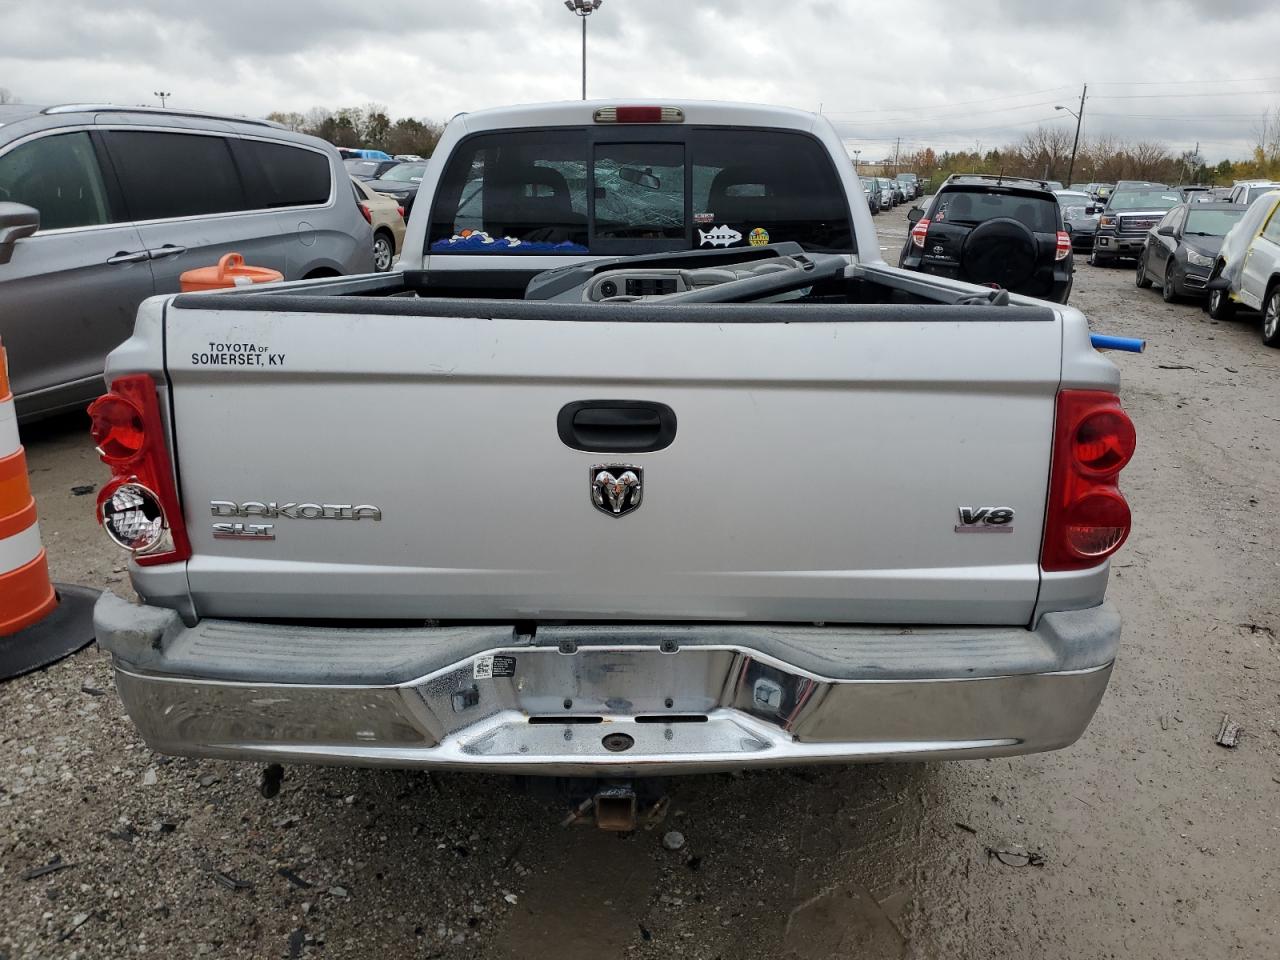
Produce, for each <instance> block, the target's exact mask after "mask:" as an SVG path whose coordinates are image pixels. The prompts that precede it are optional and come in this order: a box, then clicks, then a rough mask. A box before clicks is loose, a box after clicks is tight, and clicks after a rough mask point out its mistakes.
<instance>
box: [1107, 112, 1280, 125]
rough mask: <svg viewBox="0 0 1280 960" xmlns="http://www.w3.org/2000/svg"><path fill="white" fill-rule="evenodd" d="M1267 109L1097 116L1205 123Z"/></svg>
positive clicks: (1256, 116) (1257, 114) (1255, 114)
mask: <svg viewBox="0 0 1280 960" xmlns="http://www.w3.org/2000/svg"><path fill="white" fill-rule="evenodd" d="M1266 113H1267V111H1265V110H1262V111H1258V110H1255V111H1253V112H1252V113H1201V114H1194V115H1188V116H1183V117H1175V116H1173V115H1172V114H1168V113H1099V112H1096V111H1095V112H1094V114H1093V115H1094V116H1095V117H1122V118H1125V119H1129V120H1176V121H1178V122H1180V123H1204V122H1205V121H1209V120H1226V119H1231V118H1240V117H1250V118H1252V119H1255V120H1256V119H1260V118H1261V117H1262V116H1264V115H1265V114H1266Z"/></svg>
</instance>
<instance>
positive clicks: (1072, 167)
mask: <svg viewBox="0 0 1280 960" xmlns="http://www.w3.org/2000/svg"><path fill="white" fill-rule="evenodd" d="M1088 93H1089V85H1088V84H1087V83H1086V84H1085V85H1084V89H1083V90H1081V91H1080V112H1079V113H1075V112H1074V111H1072V110H1067V108H1066V107H1054V108H1053V109H1055V110H1067V113H1070V114H1071V115H1072V116H1074V117H1075V118H1076V139H1075V142H1074V143H1072V144H1071V162H1070V163H1069V164H1068V165H1067V186H1071V179H1072V177H1074V176H1075V172H1076V150H1078V149H1079V148H1080V125H1081V124H1082V123H1084V100H1085V97H1086V96H1087V95H1088Z"/></svg>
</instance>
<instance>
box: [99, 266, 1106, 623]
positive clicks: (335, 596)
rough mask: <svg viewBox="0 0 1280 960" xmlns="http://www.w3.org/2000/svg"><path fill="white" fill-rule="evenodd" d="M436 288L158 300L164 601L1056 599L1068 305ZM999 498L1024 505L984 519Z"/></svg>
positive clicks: (1017, 609)
mask: <svg viewBox="0 0 1280 960" xmlns="http://www.w3.org/2000/svg"><path fill="white" fill-rule="evenodd" d="M886 272H887V273H891V272H894V271H886ZM424 280H425V277H424V276H421V275H414V274H412V273H406V274H402V275H395V276H384V277H363V278H354V279H340V280H329V281H319V282H313V283H310V284H307V283H302V284H288V285H284V286H281V287H278V288H276V289H274V290H269V289H266V288H264V289H261V290H254V291H247V292H232V293H227V294H218V295H185V296H179V297H177V298H176V299H174V300H172V301H171V302H167V303H164V304H163V306H162V307H161V308H160V309H159V310H156V311H154V315H153V316H152V317H151V318H150V319H148V317H147V311H144V315H143V318H142V319H140V322H139V326H138V332H137V334H136V336H135V341H136V342H131V345H130V346H129V347H127V348H126V349H124V350H122V351H121V353H120V354H119V355H118V356H117V357H116V358H114V360H113V363H114V366H113V369H112V371H111V373H112V374H113V375H117V374H119V373H122V372H125V367H127V366H129V358H130V357H131V356H140V355H143V354H147V355H150V356H152V357H154V358H155V361H156V362H155V363H153V366H157V367H159V366H162V368H163V375H164V376H165V377H167V380H168V385H169V405H170V406H169V414H170V416H171V418H172V421H171V424H170V427H171V430H172V434H173V442H174V444H175V454H176V457H175V459H176V470H177V473H178V480H179V490H180V494H181V498H182V503H183V511H184V519H185V521H186V524H187V529H188V533H189V536H190V539H191V544H192V549H193V556H192V557H191V559H190V560H189V561H188V562H187V563H186V564H185V571H184V572H185V577H184V578H183V581H182V584H181V585H180V586H175V582H176V581H170V582H165V583H161V582H160V581H162V580H163V578H164V573H163V570H157V569H155V568H149V569H147V570H143V571H141V572H140V578H141V580H142V581H143V585H144V589H145V588H146V583H147V581H148V580H151V581H153V586H154V590H153V592H154V593H156V594H160V595H163V594H166V593H169V592H170V591H176V592H179V593H181V592H183V591H184V590H185V591H189V594H188V595H187V596H186V597H184V598H183V603H184V604H189V605H190V606H189V609H190V611H191V612H192V613H193V614H195V615H199V616H217V617H242V618H285V619H289V618H293V619H296V618H313V619H314V618H320V619H367V618H381V619H397V620H423V619H427V620H441V621H500V620H520V621H537V622H545V621H556V622H563V621H619V620H622V621H635V620H643V621H708V620H711V621H751V622H838V623H919V624H929V623H947V624H1026V623H1029V622H1030V621H1032V619H1033V618H1034V615H1035V611H1036V605H1037V599H1038V597H1039V594H1040V588H1041V581H1042V574H1041V571H1040V568H1039V562H1038V558H1039V547H1040V537H1041V528H1042V526H1043V514H1044V503H1045V488H1046V482H1047V477H1048V471H1049V460H1050V445H1051V437H1052V434H1053V418H1054V398H1055V395H1056V392H1057V390H1058V388H1059V384H1060V383H1061V382H1062V379H1063V374H1062V357H1063V350H1062V340H1063V329H1064V328H1063V318H1062V315H1061V314H1060V313H1059V312H1057V311H1055V310H1053V309H1050V308H1048V307H1044V306H1017V305H1008V306H1000V307H996V306H979V305H972V304H970V305H965V306H958V305H956V306H952V305H944V304H937V303H932V304H925V303H909V302H908V303H903V302H897V303H894V302H881V303H848V302H845V303H839V302H830V298H828V302H808V303H789V304H697V305H692V304H691V305H679V306H677V305H665V306H664V305H657V304H652V305H651V304H646V303H629V304H592V303H568V304H565V303H540V302H526V301H515V300H479V299H461V298H441V297H432V296H424V295H423V293H425V292H430V290H429V284H424V283H423V281H424ZM908 295H909V294H908ZM856 296H857V297H858V298H866V296H867V288H866V285H865V284H864V285H862V286H861V287H860V288H859V289H858V291H857V293H856ZM895 296H898V297H900V298H901V296H902V291H893V290H891V289H890V288H888V287H886V288H885V291H884V297H883V299H885V300H891V299H893V298H894V297H895ZM1076 316H1078V315H1076ZM1074 328H1079V329H1076V333H1075V336H1076V337H1077V338H1080V337H1087V332H1084V331H1083V318H1079V320H1078V322H1075V323H1073V329H1074ZM161 340H162V341H163V344H164V346H163V363H162V364H160V363H159V360H160V358H159V357H158V356H157V355H156V354H157V347H158V345H159V343H160V342H161ZM1094 356H1096V355H1094ZM1104 363H1105V362H1104ZM130 369H131V370H135V371H137V370H138V367H137V366H132V367H130ZM1107 369H1110V367H1109V365H1107ZM602 400H608V401H617V400H622V401H628V402H632V403H638V404H653V405H663V406H665V407H667V408H669V409H670V410H671V411H673V412H674V416H675V418H676V420H677V423H678V427H677V428H676V433H675V436H674V441H673V442H671V443H670V445H669V446H666V447H665V448H664V449H660V450H655V451H651V452H643V453H634V454H632V453H627V452H625V451H620V450H613V449H608V448H602V449H574V448H572V447H570V446H568V445H566V443H565V442H564V441H563V440H562V438H561V437H560V436H558V435H557V418H558V417H559V416H560V415H561V412H562V411H563V410H564V409H565V408H566V407H568V406H569V405H572V404H575V403H580V402H583V401H592V402H594V401H602ZM614 465H621V466H622V467H624V468H626V467H636V468H639V469H638V470H637V471H636V472H638V473H641V474H642V475H643V490H644V495H643V502H642V504H641V505H640V507H639V508H638V509H636V510H635V511H634V514H628V515H625V516H608V515H602V511H600V510H598V509H594V508H593V504H592V496H593V494H592V490H591V482H592V476H593V475H594V474H595V473H597V472H598V469H599V468H601V467H612V466H614ZM615 472H617V471H615ZM289 504H294V505H298V504H302V505H307V504H313V505H318V506H317V511H318V512H317V511H304V512H316V516H314V517H308V516H304V515H299V514H298V513H297V508H296V506H295V507H294V508H293V509H290V508H288V506H287V505H289ZM281 505H286V509H284V510H283V512H281V511H280V506H281ZM333 505H337V506H340V507H343V506H345V507H348V508H349V507H352V506H361V505H364V506H369V507H373V508H376V511H377V514H378V517H379V518H380V519H377V520H373V519H369V517H370V516H371V515H372V511H366V513H365V515H364V516H362V517H351V516H350V511H349V510H348V511H346V512H343V511H341V510H340V511H336V514H337V515H334V514H335V511H332V510H326V509H323V508H324V507H326V506H333ZM983 508H987V509H988V510H990V509H997V508H1008V509H1011V510H1014V511H1015V513H1016V518H1015V519H1014V521H1013V522H1012V523H1010V524H1008V526H1007V527H1003V528H998V529H991V528H988V529H986V530H984V531H983V532H984V533H987V534H988V535H975V534H973V533H969V532H967V531H965V530H964V528H963V526H962V523H961V521H960V519H958V518H959V517H960V515H961V512H962V511H964V510H969V511H970V513H971V515H972V514H973V513H974V512H975V511H980V510H982V509H983ZM228 523H231V524H242V525H243V524H249V525H255V524H256V525H259V526H266V527H269V528H270V530H269V532H270V536H269V537H261V538H244V539H236V538H227V537H225V536H223V535H222V533H225V532H226V530H227V527H226V526H225V524H228ZM220 524H222V525H223V526H220ZM219 531H222V533H220V532H219ZM1102 582H1103V583H1105V580H1103V581H1102ZM1097 586H1098V583H1097V579H1096V578H1094V580H1093V581H1091V586H1090V587H1089V589H1088V590H1087V591H1084V592H1083V595H1081V596H1079V597H1077V598H1076V599H1075V601H1074V602H1072V603H1070V604H1069V605H1071V606H1088V605H1091V604H1093V603H1096V602H1099V601H1100V599H1101V594H1100V592H1097V593H1096V595H1092V596H1091V595H1089V594H1091V593H1094V592H1095V590H1096V588H1097Z"/></svg>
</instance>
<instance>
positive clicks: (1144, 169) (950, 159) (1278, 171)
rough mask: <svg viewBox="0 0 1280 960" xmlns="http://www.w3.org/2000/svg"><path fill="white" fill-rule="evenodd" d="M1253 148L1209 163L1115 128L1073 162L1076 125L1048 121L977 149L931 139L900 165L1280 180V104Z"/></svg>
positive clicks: (921, 169)
mask: <svg viewBox="0 0 1280 960" xmlns="http://www.w3.org/2000/svg"><path fill="white" fill-rule="evenodd" d="M1253 134H1254V140H1255V141H1256V142H1255V143H1254V146H1253V148H1252V150H1251V151H1250V155H1249V156H1247V157H1245V158H1242V159H1239V160H1223V161H1222V162H1220V163H1217V164H1215V165H1213V166H1209V165H1207V164H1205V162H1204V160H1203V158H1202V157H1201V156H1200V155H1199V153H1198V152H1197V151H1195V150H1186V151H1183V152H1181V153H1174V152H1173V151H1172V150H1171V149H1170V147H1169V145H1168V144H1166V143H1163V142H1161V141H1159V140H1126V139H1124V138H1121V137H1116V136H1114V135H1111V134H1103V135H1101V136H1096V137H1089V138H1083V139H1081V141H1080V145H1079V147H1078V149H1077V150H1076V157H1075V165H1074V167H1072V165H1071V146H1072V141H1073V140H1074V136H1075V132H1074V130H1068V129H1066V128H1064V127H1051V126H1040V127H1037V128H1036V129H1035V130H1032V131H1030V132H1029V133H1027V134H1024V135H1023V137H1022V139H1021V140H1018V141H1017V142H1015V143H1011V144H1006V145H1004V146H1002V147H989V148H986V147H983V146H982V145H981V144H975V145H974V148H973V149H972V150H944V151H941V152H939V151H935V150H933V149H932V148H930V147H926V148H924V149H923V150H918V151H916V152H915V153H912V154H909V155H906V156H903V157H900V158H899V162H898V169H899V171H902V172H908V171H909V172H912V173H915V174H916V175H917V176H918V177H920V178H921V179H930V180H932V181H933V182H934V183H935V184H936V183H941V182H942V180H944V179H945V178H946V177H948V176H950V175H951V174H953V173H992V174H999V173H1003V174H1005V175H1006V176H1011V177H1034V178H1043V179H1046V180H1059V181H1061V182H1063V183H1067V181H1068V178H1070V180H1071V181H1072V182H1075V183H1090V182H1094V183H1115V182H1116V181H1118V180H1154V181H1158V182H1161V183H1204V184H1231V183H1233V182H1234V181H1236V180H1249V179H1261V178H1271V179H1275V180H1280V107H1277V108H1276V109H1274V110H1273V111H1271V112H1270V113H1268V114H1266V115H1265V116H1264V117H1263V119H1262V120H1261V122H1260V123H1259V125H1258V126H1257V127H1256V128H1255V129H1254V131H1253Z"/></svg>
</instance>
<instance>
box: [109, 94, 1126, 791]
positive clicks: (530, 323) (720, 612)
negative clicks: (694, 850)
mask: <svg viewBox="0 0 1280 960" xmlns="http://www.w3.org/2000/svg"><path fill="white" fill-rule="evenodd" d="M879 250H880V247H879V244H878V243H877V239H876V235H875V232H874V228H873V227H872V223H871V219H870V215H869V213H868V210H867V206H866V202H865V199H864V197H863V192H862V190H861V188H860V186H859V184H858V181H857V178H856V176H855V174H854V171H853V168H852V165H851V164H850V162H849V160H848V158H847V156H846V154H845V152H844V147H843V145H842V143H841V141H840V139H839V137H838V136H837V134H836V132H835V131H834V130H833V129H832V127H831V126H830V125H829V124H828V123H827V122H826V121H825V120H824V119H822V118H820V117H817V116H814V115H811V114H804V113H799V112H796V111H791V110H782V109H774V108H765V107H749V106H735V105H726V104H699V103H678V104H664V105H662V106H660V107H658V106H654V107H648V106H632V105H627V104H603V105H602V104H599V103H585V104H579V103H572V104H557V105H551V106H546V107H522V108H517V109H513V110H495V111H490V112H486V113H478V114H471V115H466V116H462V117H459V118H457V119H455V120H454V121H453V123H452V124H450V126H449V128H448V130H447V132H446V134H445V137H444V139H443V140H442V141H441V144H440V147H439V150H438V151H437V153H436V156H435V157H434V158H433V159H432V161H431V165H430V167H429V170H428V175H427V177H426V178H425V179H424V181H423V184H422V199H420V200H419V202H418V204H417V205H416V206H415V208H414V212H413V216H412V219H411V222H410V225H409V238H408V240H407V242H406V253H405V255H404V258H403V260H402V262H401V264H400V270H399V272H396V273H392V274H387V275H374V276H367V277H356V278H335V279H332V280H318V281H304V282H298V283H289V284H282V285H273V286H267V287H261V288H254V289H244V288H241V289H238V290H234V291H226V292H219V293H212V294H186V295H179V296H176V297H157V298H152V299H151V300H149V301H147V302H146V303H145V304H144V306H143V308H142V309H141V311H140V313H139V315H138V319H137V326H136V330H135V332H134V335H133V337H132V339H130V340H129V341H127V342H126V343H125V344H124V345H123V346H121V347H120V348H119V349H117V350H116V351H115V352H114V353H113V354H112V355H111V358H110V361H109V366H108V380H109V382H110V383H111V384H112V386H111V388H110V392H109V393H107V394H106V395H105V396H104V397H102V398H100V399H99V400H98V401H96V402H95V404H94V405H93V407H92V408H91V413H92V415H93V420H94V427H93V429H94V437H95V440H96V442H97V444H98V447H99V450H100V452H101V454H102V456H103V459H104V460H105V461H106V463H107V464H108V465H109V466H110V467H111V470H112V474H113V479H112V481H111V483H110V484H108V485H107V486H106V487H104V489H103V491H102V494H101V496H100V498H99V503H98V509H99V519H100V520H101V522H102V523H103V526H104V528H105V530H106V532H107V533H108V534H109V535H110V536H111V537H112V539H113V540H115V541H116V542H117V543H119V544H120V545H121V546H123V547H124V548H125V549H126V550H128V551H130V553H131V562H130V565H129V570H130V573H131V576H132V580H133V585H134V587H135V589H136V591H137V593H138V595H139V596H140V597H141V598H142V604H141V605H137V604H131V603H127V602H126V601H124V600H123V599H120V598H119V597H116V596H113V595H111V594H110V593H108V594H104V595H103V598H102V600H101V601H100V602H99V604H98V606H97V610H96V624H97V634H98V642H99V643H100V644H101V646H102V647H103V648H104V649H106V650H108V651H110V652H111V654H112V655H113V657H114V661H115V666H116V678H117V685H118V688H119V691H120V695H121V697H122V699H123V701H124V704H125V706H126V707H127V709H128V711H129V713H130V715H131V716H132V717H133V719H134V721H135V722H136V723H137V725H138V727H139V728H140V730H141V731H142V734H143V736H144V737H145V738H146V740H147V742H148V743H149V744H150V745H151V746H152V747H153V748H154V749H156V750H159V751H162V752H165V753H172V754H185V755H198V756H213V757H224V758H236V759H242V760H254V761H259V762H264V763H267V762H298V763H309V762H315V763H340V764H357V765H380V766H395V767H430V768H437V769H460V770H461V769H465V770H484V771H502V772H509V773H519V774H545V775H557V776H570V777H574V776H587V777H621V778H627V777H638V776H642V775H650V774H668V773H681V772H689V771H707V770H718V769H737V768H744V767H761V766H764V767H767V766H777V765H783V764H795V763H812V762H851V761H864V760H882V759H916V758H918V759H937V758H974V757H993V756H1004V755H1011V754H1020V753H1028V752H1032V751H1040V750H1050V749H1054V748H1058V747H1063V746H1066V745H1068V744H1070V743H1072V742H1073V741H1075V740H1076V739H1077V738H1078V737H1079V736H1080V735H1081V733H1082V732H1083V730H1084V728H1085V726H1086V725H1087V724H1088V722H1089V720H1090V718H1091V717H1092V715H1093V712H1094V710H1095V708H1096V707H1097V705H1098V702H1099V700H1100V699H1101V697H1102V695H1103V691H1104V689H1105V688H1106V685H1107V680H1108V677H1109V675H1110V672H1111V667H1112V662H1113V660H1114V658H1115V656H1116V649H1117V644H1118V641H1119V634H1120V621H1119V617H1118V615H1117V613H1116V611H1115V610H1114V609H1113V608H1112V607H1111V606H1110V605H1108V604H1107V603H1105V602H1104V599H1103V598H1104V593H1105V591H1106V585H1107V576H1108V557H1109V556H1110V555H1111V554H1112V553H1114V551H1115V550H1117V549H1118V548H1119V547H1120V545H1121V544H1122V543H1123V541H1124V539H1125V537H1126V536H1127V534H1128V531H1129V526H1130V515H1129V509H1128V507H1127V505H1126V503H1125V501H1124V499H1123V497H1122V496H1121V494H1120V492H1119V490H1118V488H1117V478H1118V474H1119V472H1120V470H1121V469H1122V468H1123V467H1124V465H1125V464H1126V463H1127V462H1128V460H1129V458H1130V457H1131V455H1132V453H1133V449H1134V442H1135V439H1134V431H1133V427H1132V424H1131V423H1130V421H1129V419H1128V417H1127V416H1126V415H1125V413H1124V412H1123V410H1122V409H1121V407H1120V404H1119V401H1118V399H1117V390H1118V386H1119V376H1118V373H1117V371H1116V368H1115V367H1114V366H1113V365H1112V364H1111V363H1110V362H1109V361H1108V360H1106V359H1105V358H1103V357H1102V356H1101V355H1100V354H1098V353H1097V352H1095V351H1094V350H1093V348H1092V347H1091V346H1090V340H1089V329H1088V324H1087V322H1086V320H1085V318H1084V316H1083V315H1082V314H1081V313H1080V312H1079V311H1077V310H1074V309H1072V308H1070V307H1066V306H1060V305H1056V304H1055V305H1051V304H1047V303H1041V302H1037V301H1034V300H1027V299H1024V298H1019V297H1010V296H1009V295H1008V293H1007V292H1005V291H997V290H991V289H987V288H982V287H975V286H971V285H967V284H964V283H960V282H956V281H949V280H944V279H940V278H935V277H929V276H924V275H921V274H917V273H910V272H907V271H902V270H898V269H896V268H893V267H890V266H888V265H886V264H885V263H884V262H883V260H882V258H881V256H880V252H879Z"/></svg>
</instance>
